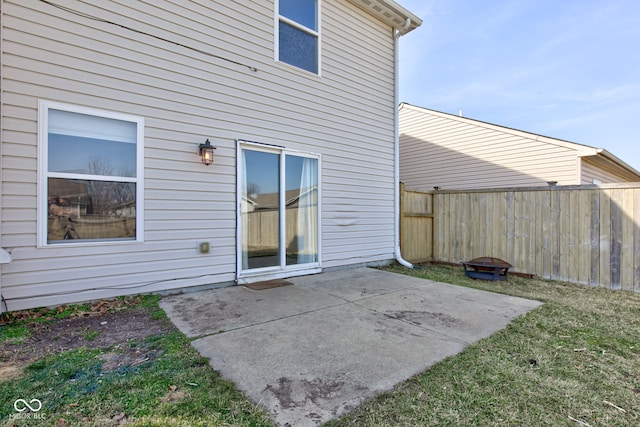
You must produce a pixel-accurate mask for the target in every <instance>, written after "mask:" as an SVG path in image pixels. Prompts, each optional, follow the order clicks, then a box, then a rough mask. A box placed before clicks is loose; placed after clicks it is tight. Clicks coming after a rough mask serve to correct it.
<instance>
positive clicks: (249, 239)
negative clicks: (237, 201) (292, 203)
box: [242, 150, 280, 270]
mask: <svg viewBox="0 0 640 427" xmlns="http://www.w3.org/2000/svg"><path fill="white" fill-rule="evenodd" d="M242 155H243V158H242V160H243V176H242V269H243V270H246V269H251V268H261V267H273V266H277V265H279V264H280V251H279V248H280V189H279V187H280V156H279V155H278V154H274V153H266V152H263V151H253V150H243V151H242Z"/></svg>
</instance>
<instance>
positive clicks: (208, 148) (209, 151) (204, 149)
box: [199, 138, 216, 166]
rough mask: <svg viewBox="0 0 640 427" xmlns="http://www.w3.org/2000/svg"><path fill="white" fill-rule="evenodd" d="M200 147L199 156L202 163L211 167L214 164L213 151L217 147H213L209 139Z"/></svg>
mask: <svg viewBox="0 0 640 427" xmlns="http://www.w3.org/2000/svg"><path fill="white" fill-rule="evenodd" d="M199 147H200V151H199V154H200V158H201V159H202V163H204V164H205V165H207V166H209V165H210V164H211V163H213V150H215V149H216V147H214V146H213V145H211V141H209V138H207V140H206V141H205V142H204V144H200V145H199Z"/></svg>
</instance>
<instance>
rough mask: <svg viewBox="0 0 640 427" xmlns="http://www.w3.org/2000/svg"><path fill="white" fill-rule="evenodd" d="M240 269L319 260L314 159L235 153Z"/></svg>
mask: <svg viewBox="0 0 640 427" xmlns="http://www.w3.org/2000/svg"><path fill="white" fill-rule="evenodd" d="M240 157H241V158H240V165H239V166H240V169H241V170H240V172H241V173H240V179H239V184H240V188H239V190H240V191H239V196H240V198H241V200H240V223H239V226H240V239H239V245H240V247H239V252H240V253H239V256H240V258H241V259H240V260H239V264H240V269H241V272H249V271H250V272H252V273H255V272H260V271H262V270H264V271H265V272H267V273H268V272H273V271H274V270H292V269H300V268H304V267H305V266H314V265H315V266H317V265H318V264H319V242H318V233H319V218H318V212H319V209H318V200H319V198H318V184H319V182H318V181H319V180H318V158H317V157H314V156H305V155H292V154H286V153H284V152H283V151H280V150H278V151H269V150H260V149H249V148H242V149H241V151H240Z"/></svg>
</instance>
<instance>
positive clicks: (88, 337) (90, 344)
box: [0, 307, 174, 379]
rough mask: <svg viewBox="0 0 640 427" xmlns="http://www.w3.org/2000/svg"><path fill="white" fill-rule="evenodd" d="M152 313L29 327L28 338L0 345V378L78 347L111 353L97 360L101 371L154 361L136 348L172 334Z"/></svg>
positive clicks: (101, 316)
mask: <svg viewBox="0 0 640 427" xmlns="http://www.w3.org/2000/svg"><path fill="white" fill-rule="evenodd" d="M154 310H155V309H149V308H143V307H137V308H131V309H124V310H120V311H115V312H107V313H104V314H101V313H97V314H96V313H95V312H94V313H91V314H88V315H86V316H76V317H74V318H69V319H62V320H53V321H50V322H45V323H38V322H31V323H29V324H28V328H29V329H30V335H29V336H28V337H25V338H23V339H21V340H16V341H9V342H1V343H0V377H1V378H4V379H7V378H9V377H10V376H15V375H16V374H17V373H18V372H21V371H22V368H23V367H24V366H26V365H28V364H30V363H31V362H34V361H36V360H40V359H42V358H44V357H47V356H50V355H53V354H58V353H62V352H64V351H68V350H73V349H77V348H80V347H87V348H100V349H111V351H112V352H111V353H106V354H103V355H101V356H100V358H101V359H102V360H104V362H105V363H104V365H103V369H104V370H117V369H120V368H122V367H124V366H135V365H138V364H142V363H145V362H147V361H149V360H153V359H155V358H156V357H158V356H159V355H160V352H159V351H157V350H151V349H148V348H146V346H145V345H142V344H140V345H138V343H140V342H141V341H143V340H144V339H145V338H147V337H149V336H152V335H159V334H164V333H167V332H169V331H172V330H174V327H173V325H172V324H171V323H170V322H169V321H168V320H167V319H154V318H153V316H152V311H154Z"/></svg>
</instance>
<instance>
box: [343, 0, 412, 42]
mask: <svg viewBox="0 0 640 427" xmlns="http://www.w3.org/2000/svg"><path fill="white" fill-rule="evenodd" d="M349 1H350V2H351V3H353V4H355V5H356V6H358V7H360V8H362V9H364V10H366V11H367V12H369V13H370V14H371V15H373V16H375V17H376V18H378V19H379V20H381V21H382V22H384V23H385V24H387V25H389V26H391V27H393V28H395V29H396V30H398V31H400V33H401V34H406V33H408V32H410V31H413V30H415V29H416V28H418V27H419V26H420V25H422V19H420V18H418V17H417V16H416V15H414V14H413V13H411V12H409V11H408V10H407V9H405V8H404V7H402V6H400V5H399V4H398V3H396V2H395V1H391V0H349ZM407 20H408V21H407Z"/></svg>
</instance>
